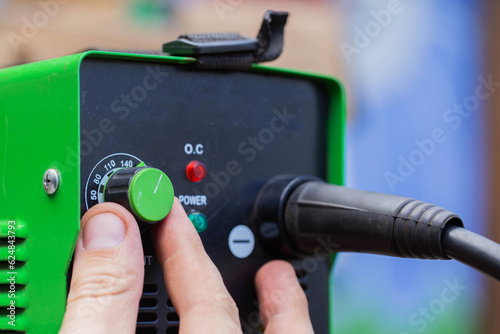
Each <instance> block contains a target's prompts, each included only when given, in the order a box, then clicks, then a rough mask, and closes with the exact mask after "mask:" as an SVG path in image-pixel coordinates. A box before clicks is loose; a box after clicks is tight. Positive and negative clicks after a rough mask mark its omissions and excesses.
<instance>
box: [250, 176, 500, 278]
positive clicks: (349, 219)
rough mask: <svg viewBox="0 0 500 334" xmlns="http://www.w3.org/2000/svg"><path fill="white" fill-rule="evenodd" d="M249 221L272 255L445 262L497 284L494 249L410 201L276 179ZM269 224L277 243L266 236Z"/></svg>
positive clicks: (497, 248)
mask: <svg viewBox="0 0 500 334" xmlns="http://www.w3.org/2000/svg"><path fill="white" fill-rule="evenodd" d="M255 217H256V221H257V224H259V225H260V231H261V237H262V238H263V240H264V243H266V240H267V241H268V242H267V244H270V245H272V247H274V249H273V251H274V252H276V251H280V252H281V253H283V250H285V252H284V253H285V254H287V255H290V254H292V253H293V254H295V255H307V254H313V253H315V252H318V250H320V251H324V252H332V251H334V252H361V253H372V254H382V255H388V256H397V257H408V258H420V259H441V260H449V259H450V258H453V259H456V260H458V261H461V262H463V263H465V264H467V265H470V266H472V267H475V268H476V269H479V270H481V271H483V272H485V273H487V274H489V275H492V276H493V277H495V278H496V279H498V280H500V245H498V244H496V243H494V242H493V241H490V240H488V239H486V238H483V237H481V236H478V235H476V234H474V233H472V232H469V231H466V230H465V229H463V223H462V220H461V219H460V217H459V216H458V215H456V214H454V213H452V212H450V211H447V210H445V209H443V208H441V207H438V206H435V205H432V204H429V203H425V202H421V201H417V200H414V199H411V198H406V197H400V196H395V195H386V194H380V193H374V192H367V191H361V190H355V189H349V188H345V187H341V186H336V185H332V184H327V183H325V182H323V181H320V180H318V179H317V178H314V177H307V176H302V177H289V176H279V177H276V178H274V179H272V180H271V181H269V182H268V183H267V184H266V186H264V188H263V189H262V191H261V194H260V195H259V198H258V199H257V203H256V206H255ZM273 222H274V223H275V224H276V225H277V226H278V227H277V230H279V234H280V236H281V239H283V240H282V241H281V242H276V233H274V234H273V233H270V232H269V231H272V229H270V228H269V226H272V224H273ZM263 231H267V232H266V233H263ZM273 238H274V240H273ZM322 245H335V247H334V249H331V248H325V247H319V246H322ZM278 246H279V249H278V248H277V247H278Z"/></svg>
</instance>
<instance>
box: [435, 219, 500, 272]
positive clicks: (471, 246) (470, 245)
mask: <svg viewBox="0 0 500 334" xmlns="http://www.w3.org/2000/svg"><path fill="white" fill-rule="evenodd" d="M442 243H443V250H444V252H445V253H446V255H448V256H449V257H450V258H452V259H455V260H457V261H460V262H462V263H464V264H466V265H468V266H471V267H473V268H476V269H477V270H479V271H482V272H484V273H486V274H488V275H490V276H492V277H494V278H496V279H497V280H499V281H500V245H499V244H497V243H495V242H493V241H491V240H489V239H487V238H485V237H483V236H480V235H478V234H475V233H474V232H471V231H468V230H466V229H464V228H461V227H457V226H449V227H448V228H447V229H445V231H444V233H443V239H442Z"/></svg>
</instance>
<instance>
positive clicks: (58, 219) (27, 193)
mask: <svg viewBox="0 0 500 334" xmlns="http://www.w3.org/2000/svg"><path fill="white" fill-rule="evenodd" d="M86 57H98V58H106V59H124V60H133V61H142V62H152V63H157V62H162V63H175V64H189V63H192V62H193V61H195V59H193V58H182V57H169V56H153V55H137V54H122V53H110V52H101V51H90V52H86V53H81V54H77V55H72V56H67V57H62V58H58V59H53V60H48V61H43V62H38V63H32V64H26V65H21V66H16V67H11V68H7V69H2V70H0V157H1V160H0V178H1V182H2V186H1V189H0V261H2V262H0V333H1V332H7V331H19V332H26V333H56V332H57V331H58V330H59V327H60V325H61V322H62V319H63V315H64V310H65V305H66V297H67V277H66V275H67V271H68V266H69V264H70V261H71V258H72V253H73V249H74V245H75V243H76V239H77V237H78V233H79V224H80V217H81V212H80V201H81V199H80V184H81V175H80V79H79V75H80V73H79V71H80V65H81V63H82V61H83V60H84V59H85V58H86ZM252 70H253V71H258V72H266V73H270V74H274V75H284V76H293V77H303V78H304V79H307V80H314V81H319V82H322V83H324V85H325V86H326V87H327V89H328V90H329V91H330V95H331V105H330V115H329V119H328V123H327V127H328V180H329V182H331V183H335V184H342V183H343V178H344V176H343V175H344V163H343V161H344V128H345V94H344V91H343V88H342V85H341V84H340V83H339V81H337V80H335V79H332V78H330V77H326V76H318V75H312V74H308V73H303V72H297V71H290V70H283V69H274V68H267V67H263V66H258V65H255V66H254V67H253V69H252ZM49 168H54V169H56V170H58V171H59V173H60V179H61V182H60V186H59V189H58V191H57V192H56V193H55V194H54V195H48V194H47V193H46V192H45V191H44V188H43V183H42V180H43V175H44V173H45V171H46V170H47V169H49ZM9 225H11V227H10V230H9ZM12 226H14V227H12ZM9 231H10V235H11V238H10V240H11V244H9V243H8V240H9V239H8V235H9ZM12 233H15V237H16V238H15V243H14V242H13V240H14V239H13V238H12V236H14V235H13V234H12ZM12 244H13V245H14V246H15V249H13V247H12ZM9 245H10V246H11V247H10V253H9V247H8V246H9ZM13 255H15V263H14V264H13V266H14V267H12V268H9V265H12V263H13V261H12V260H13V258H12V257H11V258H9V256H13ZM8 260H11V264H9V262H8ZM332 264H333V258H332ZM11 276H14V278H15V283H16V285H15V296H13V295H12V290H11V293H9V289H10V283H9V279H10V278H11ZM330 290H331V288H330ZM12 301H14V302H15V304H14V305H15V312H14V314H15V322H14V324H15V326H12V322H11V321H12V319H13V318H12V317H10V318H9V317H8V315H10V314H11V313H12V312H11V311H10V310H8V309H7V307H9V305H11V303H12ZM331 306H332V298H331V292H330V307H331ZM11 308H12V307H11ZM90 316H91V315H90ZM9 322H11V323H10V324H9ZM330 328H332V327H331V326H330Z"/></svg>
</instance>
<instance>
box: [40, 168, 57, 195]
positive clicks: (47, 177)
mask: <svg viewBox="0 0 500 334" xmlns="http://www.w3.org/2000/svg"><path fill="white" fill-rule="evenodd" d="M58 188H59V172H58V171H57V170H55V169H52V168H51V169H48V170H47V171H46V172H45V174H44V175H43V189H45V192H46V193H47V194H49V195H52V194H53V193H55V192H56V191H57V189H58Z"/></svg>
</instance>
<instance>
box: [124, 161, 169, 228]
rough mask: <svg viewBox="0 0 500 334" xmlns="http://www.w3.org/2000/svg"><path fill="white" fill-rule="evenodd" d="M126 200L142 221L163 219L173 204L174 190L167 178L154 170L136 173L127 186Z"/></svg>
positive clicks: (148, 169)
mask: <svg viewBox="0 0 500 334" xmlns="http://www.w3.org/2000/svg"><path fill="white" fill-rule="evenodd" d="M128 199H129V203H130V207H131V209H132V211H133V212H134V213H135V214H136V215H137V216H138V217H139V218H140V219H141V220H143V221H146V222H157V221H160V220H162V219H163V218H165V217H166V216H167V215H168V213H169V212H170V210H171V209H172V205H173V203H174V188H173V186H172V183H171V182H170V179H169V178H168V176H167V175H166V174H165V173H163V172H162V171H161V170H159V169H156V168H144V169H142V170H140V171H138V172H137V173H136V174H135V175H134V177H133V178H132V180H131V181H130V184H129V191H128Z"/></svg>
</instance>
